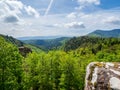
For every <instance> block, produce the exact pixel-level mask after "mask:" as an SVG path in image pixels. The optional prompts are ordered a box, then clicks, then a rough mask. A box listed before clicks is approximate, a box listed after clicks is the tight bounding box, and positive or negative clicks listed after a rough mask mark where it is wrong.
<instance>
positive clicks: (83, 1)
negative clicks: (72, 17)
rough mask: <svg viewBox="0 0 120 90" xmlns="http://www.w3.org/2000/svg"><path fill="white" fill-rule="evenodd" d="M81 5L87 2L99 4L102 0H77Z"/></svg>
mask: <svg viewBox="0 0 120 90" xmlns="http://www.w3.org/2000/svg"><path fill="white" fill-rule="evenodd" d="M77 1H78V3H79V4H80V5H83V4H84V5H85V4H94V5H99V4H100V0H77Z"/></svg>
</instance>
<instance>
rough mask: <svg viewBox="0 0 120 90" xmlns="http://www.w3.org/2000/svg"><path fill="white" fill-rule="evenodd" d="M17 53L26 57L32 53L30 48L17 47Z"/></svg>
mask: <svg viewBox="0 0 120 90" xmlns="http://www.w3.org/2000/svg"><path fill="white" fill-rule="evenodd" d="M19 52H20V54H21V55H22V56H24V57H25V56H26V55H27V54H28V53H31V52H32V50H31V49H30V48H28V47H24V46H23V47H19Z"/></svg>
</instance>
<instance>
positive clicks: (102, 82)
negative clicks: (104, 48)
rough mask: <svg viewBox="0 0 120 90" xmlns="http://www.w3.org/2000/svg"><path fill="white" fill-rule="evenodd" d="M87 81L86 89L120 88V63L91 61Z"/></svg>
mask: <svg viewBox="0 0 120 90" xmlns="http://www.w3.org/2000/svg"><path fill="white" fill-rule="evenodd" d="M85 82H86V83H85V84H86V85H85V90H120V63H117V62H114V63H110V62H106V63H103V62H93V63H90V64H89V65H88V66H87V71H86V78H85Z"/></svg>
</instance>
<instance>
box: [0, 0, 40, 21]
mask: <svg viewBox="0 0 120 90" xmlns="http://www.w3.org/2000/svg"><path fill="white" fill-rule="evenodd" d="M26 15H31V16H34V17H39V13H38V12H37V11H36V10H35V9H34V8H32V7H31V6H26V5H24V4H23V3H22V2H21V1H18V0H1V1H0V18H1V19H3V21H5V22H6V23H7V22H9V23H10V22H11V23H13V22H14V23H15V22H19V21H21V20H22V18H24V16H26Z"/></svg>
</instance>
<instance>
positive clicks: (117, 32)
mask: <svg viewBox="0 0 120 90" xmlns="http://www.w3.org/2000/svg"><path fill="white" fill-rule="evenodd" d="M87 36H92V37H114V38H120V29H113V30H96V31H93V32H91V33H89V34H88V35H87Z"/></svg>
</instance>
